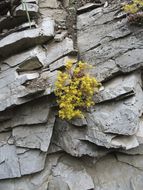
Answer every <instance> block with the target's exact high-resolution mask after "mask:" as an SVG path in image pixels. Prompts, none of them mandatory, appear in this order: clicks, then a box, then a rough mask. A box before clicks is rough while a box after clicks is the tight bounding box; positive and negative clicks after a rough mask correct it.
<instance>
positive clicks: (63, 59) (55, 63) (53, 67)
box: [49, 56, 77, 71]
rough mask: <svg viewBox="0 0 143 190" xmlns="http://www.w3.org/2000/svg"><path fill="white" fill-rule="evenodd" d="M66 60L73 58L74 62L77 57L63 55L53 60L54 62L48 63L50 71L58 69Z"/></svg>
mask: <svg viewBox="0 0 143 190" xmlns="http://www.w3.org/2000/svg"><path fill="white" fill-rule="evenodd" d="M68 60H73V62H76V61H77V57H76V56H65V57H63V58H61V59H59V60H57V61H55V62H54V63H52V64H50V65H49V68H50V71H54V70H56V69H60V68H62V67H64V66H65V65H66V62H67V61H68Z"/></svg>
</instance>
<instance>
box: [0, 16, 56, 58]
mask: <svg viewBox="0 0 143 190" xmlns="http://www.w3.org/2000/svg"><path fill="white" fill-rule="evenodd" d="M53 36H54V21H53V20H51V19H50V18H47V19H44V20H43V22H42V23H41V24H40V25H39V27H38V28H36V29H28V30H26V31H21V32H15V33H13V34H10V35H8V36H6V37H5V38H3V39H2V40H0V52H1V53H0V56H2V57H6V56H10V55H12V54H15V53H18V52H20V51H22V50H26V49H27V48H30V47H33V46H35V45H38V44H42V43H45V42H47V41H48V40H50V39H51V38H53Z"/></svg>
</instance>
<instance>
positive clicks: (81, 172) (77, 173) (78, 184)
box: [53, 157, 94, 190]
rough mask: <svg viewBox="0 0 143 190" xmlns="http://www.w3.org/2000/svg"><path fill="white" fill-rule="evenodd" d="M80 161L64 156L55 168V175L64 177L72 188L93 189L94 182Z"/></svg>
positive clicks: (75, 189)
mask: <svg viewBox="0 0 143 190" xmlns="http://www.w3.org/2000/svg"><path fill="white" fill-rule="evenodd" d="M65 159H66V160H65ZM64 160H65V161H64ZM79 163H80V162H79ZM79 163H76V162H75V161H74V159H71V158H70V157H69V158H68V157H67V158H66V157H65V158H64V157H63V158H62V159H61V160H60V162H58V164H57V166H56V167H55V168H54V169H53V175H54V176H59V177H61V178H62V179H64V181H65V182H66V183H67V184H68V186H69V189H70V190H79V189H83V190H87V189H93V188H94V184H93V181H92V178H91V177H90V175H89V174H88V173H87V172H86V170H85V168H84V167H83V166H81V164H79ZM77 178H78V180H77Z"/></svg>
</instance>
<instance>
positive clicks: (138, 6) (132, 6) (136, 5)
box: [123, 0, 143, 14]
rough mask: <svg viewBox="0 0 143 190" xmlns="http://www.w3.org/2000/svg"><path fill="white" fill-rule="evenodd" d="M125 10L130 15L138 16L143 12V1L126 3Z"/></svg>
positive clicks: (136, 0) (137, 0)
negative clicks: (137, 14)
mask: <svg viewBox="0 0 143 190" xmlns="http://www.w3.org/2000/svg"><path fill="white" fill-rule="evenodd" d="M123 10H124V11H125V12H126V13H129V14H136V13H138V12H140V11H143V0H132V2H131V3H125V4H124V5H123Z"/></svg>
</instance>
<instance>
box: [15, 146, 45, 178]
mask: <svg viewBox="0 0 143 190" xmlns="http://www.w3.org/2000/svg"><path fill="white" fill-rule="evenodd" d="M45 159H46V153H43V152H41V151H39V150H28V151H26V152H24V153H21V154H18V160H19V166H20V171H21V175H26V174H32V173H36V172H39V171H41V170H43V169H44V165H45Z"/></svg>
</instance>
